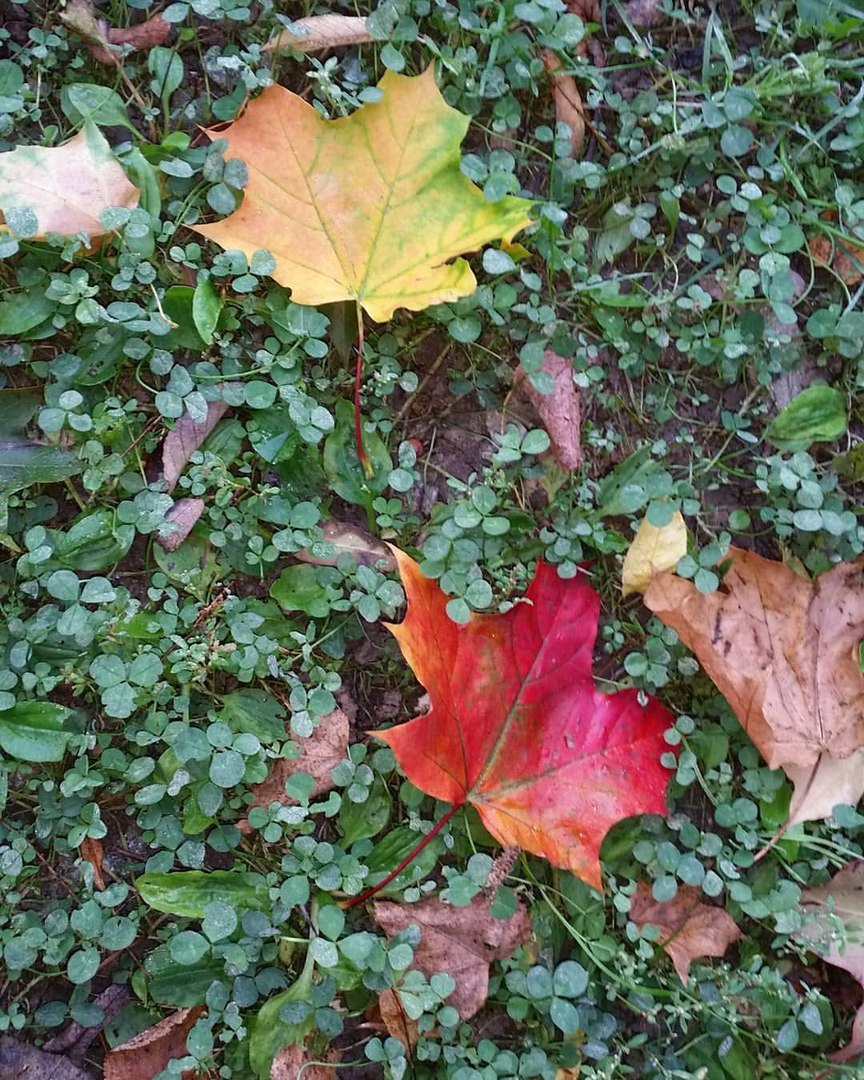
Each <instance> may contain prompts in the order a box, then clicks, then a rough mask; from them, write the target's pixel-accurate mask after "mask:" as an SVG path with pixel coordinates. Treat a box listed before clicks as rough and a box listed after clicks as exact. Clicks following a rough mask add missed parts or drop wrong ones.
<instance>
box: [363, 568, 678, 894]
mask: <svg viewBox="0 0 864 1080" xmlns="http://www.w3.org/2000/svg"><path fill="white" fill-rule="evenodd" d="M394 550H395V549H394ZM396 557H397V559H398V563H399V573H400V575H401V577H402V584H403V585H404V587H405V592H406V595H407V598H408V614H407V616H406V618H405V621H404V622H402V623H400V624H399V625H390V626H389V629H390V630H391V631H392V633H393V634H394V636H395V637H396V640H397V641H398V642H399V647H400V648H401V650H402V655H403V656H404V657H405V659H406V661H407V662H408V664H410V666H411V668H412V669H413V671H414V674H415V675H416V676H417V678H418V679H419V680H420V682H421V683H423V685H424V686H425V687H426V689H427V690H428V692H429V697H430V699H431V703H432V704H431V708H430V710H429V712H428V713H426V714H425V715H424V716H418V717H417V718H416V719H414V720H410V721H409V722H408V723H406V724H400V725H398V726H397V727H393V728H390V729H389V730H388V731H376V732H374V734H375V735H376V736H377V737H378V738H379V739H383V741H384V742H386V743H388V744H389V745H390V747H391V748H392V750H393V753H394V754H395V755H396V760H397V761H398V762H399V765H400V766H401V768H402V770H403V772H404V773H405V775H406V776H407V777H408V779H409V780H410V781H411V783H412V784H414V785H415V786H416V787H418V788H420V789H421V790H422V791H425V792H426V793H427V794H428V795H432V796H434V797H435V798H436V799H443V800H446V801H447V802H451V803H453V804H454V807H459V806H462V805H463V804H464V803H466V802H470V803H472V804H473V805H474V806H476V808H477V810H478V812H479V814H480V817H481V818H482V820H483V824H484V825H485V826H486V828H487V829H488V830H489V832H490V833H491V834H492V835H493V836H494V837H495V838H496V839H497V840H498V841H499V842H500V843H501V844H503V845H505V846H508V847H512V846H515V847H520V848H523V849H524V850H526V851H531V852H533V853H534V854H536V855H542V856H543V857H544V858H546V859H548V860H549V861H550V862H551V863H554V864H555V865H556V866H561V867H564V868H565V869H567V870H571V871H572V872H573V873H574V874H576V875H578V876H579V877H580V878H582V879H583V880H584V881H586V882H588V884H589V885H593V886H594V887H595V888H597V889H599V888H600V887H601V879H600V862H599V854H600V845H601V843H602V842H603V837H604V836H605V835H606V833H607V832H608V831H609V829H610V828H611V827H612V825H614V824H615V822H616V821H620V820H621V819H622V818H626V817H630V816H631V815H633V814H646V813H656V814H663V813H665V811H666V803H665V792H666V784H667V781H668V779H669V770H668V769H667V768H665V767H664V766H663V765H661V764H660V758H661V755H662V754H663V753H664V752H668V751H669V750H670V747H669V746H668V745H667V744H666V743H665V741H664V739H663V733H664V731H665V730H666V728H668V727H669V726H670V724H671V723H672V717H671V715H670V713H669V712H668V711H667V710H666V709H665V708H664V707H663V706H662V705H661V704H660V703H659V702H658V701H656V700H655V699H654V698H648V699H647V702H646V703H645V704H644V705H643V704H641V703H640V699H639V695H638V693H637V691H635V690H622V691H620V692H618V693H615V694H601V693H598V692H597V690H596V688H595V686H594V678H593V674H592V670H591V659H592V651H593V647H594V639H595V637H596V635H597V619H598V616H599V613H600V598H599V597H598V595H597V593H596V592H595V591H594V590H593V589H592V588H591V586H590V585H589V584H588V582H587V580H586V579H585V577H584V576H583V575H579V576H578V577H576V578H572V579H570V580H563V579H561V578H559V577H558V574H557V572H556V571H555V569H554V568H553V567H551V566H548V565H546V564H544V563H540V564H538V566H537V572H536V574H535V576H534V580H533V582H532V583H531V586H530V587H529V589H528V592H527V593H526V594H525V597H524V598H523V599H522V600H521V601H517V602H516V603H515V604H514V605H513V607H512V608H510V610H509V611H507V612H505V613H504V614H498V615H474V616H473V617H472V618H471V621H470V622H469V623H467V625H464V626H459V625H457V624H456V623H454V622H453V621H452V619H450V618H449V617H448V615H447V612H446V605H447V597H446V595H445V594H444V593H443V592H442V591H441V589H440V588H439V587H438V585H437V583H436V582H435V581H432V580H430V579H429V578H426V577H424V576H423V574H421V573H420V568H419V567H418V565H417V563H415V562H414V560H413V559H411V558H409V557H408V556H407V555H405V554H404V553H403V552H401V551H396ZM447 816H448V817H449V816H450V815H449V814H448V815H447Z"/></svg>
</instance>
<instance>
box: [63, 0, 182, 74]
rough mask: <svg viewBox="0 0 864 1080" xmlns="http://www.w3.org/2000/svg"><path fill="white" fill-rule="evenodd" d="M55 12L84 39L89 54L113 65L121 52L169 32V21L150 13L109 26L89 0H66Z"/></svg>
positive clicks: (155, 41) (153, 42) (146, 44)
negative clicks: (133, 22)
mask: <svg viewBox="0 0 864 1080" xmlns="http://www.w3.org/2000/svg"><path fill="white" fill-rule="evenodd" d="M58 14H59V17H60V19H61V21H62V22H64V23H65V24H66V26H67V27H68V28H69V29H70V30H72V31H73V32H74V33H76V34H77V35H78V36H79V37H81V38H84V40H85V42H86V44H87V48H88V50H89V52H90V55H91V56H92V57H93V59H94V60H96V61H97V62H98V63H100V64H112V65H115V66H116V65H118V64H119V63H120V62H121V60H122V59H123V56H124V53H126V52H137V51H139V50H141V49H152V48H153V46H154V45H162V44H164V43H165V42H166V41H167V40H168V35H169V34H170V33H171V23H169V22H168V21H167V20H166V19H164V18H163V17H162V16H161V15H151V17H150V18H149V19H145V20H144V22H140V23H136V25H135V26H127V27H114V26H109V25H108V23H107V21H106V20H105V19H100V18H97V16H96V12H95V10H94V7H93V4H92V3H91V0H68V3H67V4H66V7H65V8H64V9H63V10H62V11H61V12H59V13H58ZM112 45H113V46H114V48H111V46H112Z"/></svg>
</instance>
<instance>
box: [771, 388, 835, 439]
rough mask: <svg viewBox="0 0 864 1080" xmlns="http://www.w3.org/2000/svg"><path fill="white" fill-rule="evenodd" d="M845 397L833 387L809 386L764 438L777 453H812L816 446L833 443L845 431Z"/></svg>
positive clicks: (794, 399)
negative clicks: (808, 451)
mask: <svg viewBox="0 0 864 1080" xmlns="http://www.w3.org/2000/svg"><path fill="white" fill-rule="evenodd" d="M846 409H847V407H846V395H845V394H844V393H843V391H842V390H837V389H835V387H833V386H825V385H824V384H821V383H819V384H817V385H815V386H808V387H807V389H806V390H802V391H801V393H800V394H798V395H797V397H795V398H793V399H792V401H790V402H789V404H788V405H787V406H786V408H785V409H783V411H782V412H781V413H780V414H779V415H778V416H775V417H774V419H773V420H772V421H771V423H770V424H769V425H768V427H767V428H766V429H765V438H766V439H767V440H768V442H770V443H771V445H772V446H776V447H777V449H778V450H790V451H793V452H795V451H798V450H809V449H810V447H811V446H812V445H813V443H816V442H833V441H834V440H835V439H839V438H840V436H841V435H843V434H844V432H845V431H846V426H847V424H848V416H847V411H846Z"/></svg>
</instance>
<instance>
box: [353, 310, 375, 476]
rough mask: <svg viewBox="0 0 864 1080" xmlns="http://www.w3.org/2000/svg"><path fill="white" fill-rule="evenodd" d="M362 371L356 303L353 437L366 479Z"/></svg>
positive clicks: (368, 466) (360, 324) (360, 325)
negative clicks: (362, 420)
mask: <svg viewBox="0 0 864 1080" xmlns="http://www.w3.org/2000/svg"><path fill="white" fill-rule="evenodd" d="M362 372H363V311H362V309H361V307H360V305H359V304H358V305H357V364H356V366H355V368H354V439H355V442H356V443H357V457H358V459H359V460H360V467H361V468H362V469H363V475H364V476H365V477H366V479H367V480H371V479H372V476H373V475H374V470H373V468H372V463H371V462H370V461H369V458H368V457H367V456H366V448H365V447H364V446H363V424H362V423H361V421H360V376H361V374H362Z"/></svg>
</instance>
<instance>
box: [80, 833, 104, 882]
mask: <svg viewBox="0 0 864 1080" xmlns="http://www.w3.org/2000/svg"><path fill="white" fill-rule="evenodd" d="M78 850H79V851H80V852H81V858H82V859H86V860H87V862H89V863H90V865H91V866H92V867H93V884H94V885H95V886H96V888H97V889H98V890H99V892H103V891H104V889H105V878H103V877H102V859H103V858H104V855H105V851H104V849H103V847H102V841H101V840H94V839H93V838H92V837H90V836H85V837H84V839H83V840H82V841H81V843H80V845H79V847H78Z"/></svg>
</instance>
